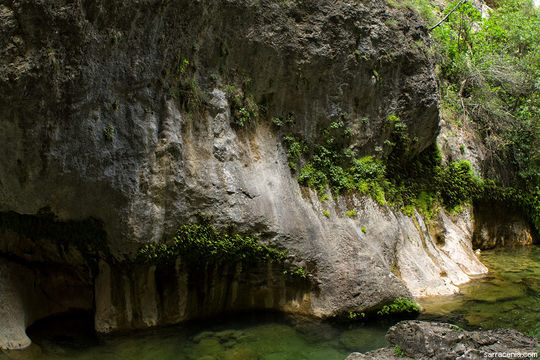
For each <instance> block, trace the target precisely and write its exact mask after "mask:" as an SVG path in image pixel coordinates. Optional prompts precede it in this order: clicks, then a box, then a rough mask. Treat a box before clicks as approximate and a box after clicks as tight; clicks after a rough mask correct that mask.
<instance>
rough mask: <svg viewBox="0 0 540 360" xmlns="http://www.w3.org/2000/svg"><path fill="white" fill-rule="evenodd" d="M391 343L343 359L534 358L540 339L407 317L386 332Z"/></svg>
mask: <svg viewBox="0 0 540 360" xmlns="http://www.w3.org/2000/svg"><path fill="white" fill-rule="evenodd" d="M386 340H388V342H389V343H390V346H388V347H385V348H382V349H378V350H374V351H370V352H368V353H365V354H361V353H352V354H351V355H349V356H348V357H347V359H346V360H371V359H373V360H391V359H404V358H405V359H406V358H409V359H417V360H427V359H432V360H433V359H435V360H450V359H488V358H507V359H518V358H537V357H538V347H539V346H540V341H539V340H538V339H535V338H533V337H530V336H527V335H523V334H522V333H520V332H519V331H517V330H514V329H496V330H487V331H466V330H463V329H461V328H460V327H458V326H455V325H451V324H447V323H436V322H427V321H417V320H407V321H402V322H400V323H398V324H396V325H395V326H392V327H391V328H390V329H389V330H388V333H387V334H386Z"/></svg>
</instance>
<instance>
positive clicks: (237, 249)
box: [139, 224, 286, 265]
mask: <svg viewBox="0 0 540 360" xmlns="http://www.w3.org/2000/svg"><path fill="white" fill-rule="evenodd" d="M178 256H181V257H182V260H183V261H186V262H188V263H189V264H191V265H203V264H205V263H208V262H212V263H235V262H242V263H246V264H251V263H254V262H257V261H261V260H263V261H264V260H265V261H270V262H283V261H284V260H285V257H286V252H285V251H279V250H277V249H274V248H271V247H269V246H265V245H261V244H259V242H258V241H257V239H256V238H255V237H252V236H242V235H240V234H235V233H232V232H220V231H218V230H216V228H215V227H214V226H212V225H209V224H202V225H199V224H186V225H181V226H180V227H179V228H178V230H177V231H176V235H175V237H174V239H173V241H172V243H170V244H164V243H161V244H147V245H145V246H144V247H142V248H141V249H140V250H139V259H140V260H142V261H145V262H157V263H159V264H164V263H171V262H174V261H175V260H176V258H177V257H178Z"/></svg>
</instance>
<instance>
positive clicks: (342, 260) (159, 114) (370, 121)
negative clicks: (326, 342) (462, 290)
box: [0, 0, 486, 347]
mask: <svg viewBox="0 0 540 360" xmlns="http://www.w3.org/2000/svg"><path fill="white" fill-rule="evenodd" d="M0 33H1V34H2V36H1V37H0V52H1V53H0V93H1V94H2V96H1V97H0V152H1V153H2V154H3V155H2V156H1V157H0V212H1V214H2V216H7V215H8V214H17V215H18V216H23V215H24V216H30V217H32V216H34V217H35V219H41V217H42V214H43V212H44V211H45V210H44V209H46V211H45V212H47V213H52V214H53V215H54V219H55V220H54V221H53V222H52V223H49V225H50V226H53V225H54V227H55V228H57V227H60V228H59V230H58V231H59V232H58V234H60V235H61V234H65V232H63V231H62V230H61V226H62V225H61V224H65V225H66V226H72V225H73V224H79V223H84V222H85V221H90V220H91V219H97V220H96V221H97V222H96V224H99V225H96V226H97V227H98V228H99V229H98V230H99V231H98V232H97V233H101V232H100V231H103V232H104V233H105V234H106V235H105V236H104V239H105V240H104V241H103V242H95V241H94V240H95V239H94V240H93V239H88V238H85V237H83V238H81V239H82V240H81V241H79V242H78V243H77V244H78V245H77V246H75V245H74V244H70V241H71V240H70V239H69V237H66V236H64V235H62V236H60V237H61V239H62V241H61V242H60V243H59V242H58V241H56V242H55V241H52V240H51V239H50V238H51V236H50V235H51V233H50V232H47V231H45V232H42V233H40V234H38V235H35V234H34V235H35V236H34V235H32V234H26V233H25V231H23V230H24V229H19V230H20V231H18V232H17V231H16V232H15V234H13V231H12V232H11V233H9V232H3V233H2V234H1V235H0V249H1V251H2V253H1V256H2V257H10V258H16V259H19V262H20V264H19V265H17V266H22V267H24V268H26V269H27V270H21V273H24V272H25V271H30V270H32V269H36V267H35V265H36V264H41V265H43V264H63V266H67V269H71V270H74V269H76V270H77V271H79V272H84V273H85V274H87V275H85V276H84V277H79V279H78V280H77V281H74V282H73V284H74V285H73V286H74V287H75V288H77V287H81V288H85V289H86V286H87V285H88V284H93V286H94V287H93V289H91V291H90V293H87V292H86V290H85V291H84V292H80V295H81V296H83V297H84V298H85V300H84V301H83V299H79V300H80V302H79V303H77V304H72V305H69V306H67V305H66V307H68V308H69V307H77V308H83V309H86V308H88V306H89V304H91V305H90V306H91V307H92V311H94V312H95V316H96V327H97V330H99V331H102V332H109V331H114V330H121V329H130V328H136V327H145V326H152V325H158V324H168V323H174V322H178V321H181V320H184V319H187V318H190V317H195V316H204V315H208V314H213V313H215V312H219V311H227V310H235V309H240V308H273V309H280V310H284V311H294V312H303V313H308V314H312V315H316V316H321V317H325V316H336V315H342V314H347V313H348V312H350V311H362V310H369V309H374V308H376V307H377V306H380V305H381V304H384V303H388V302H391V301H392V300H393V299H394V298H396V297H400V296H405V297H411V295H427V294H446V293H452V292H454V291H456V289H457V288H456V285H458V284H459V283H462V282H464V281H467V280H468V275H470V274H477V273H482V272H485V271H486V269H485V268H484V267H483V266H482V265H481V264H480V263H479V262H478V261H477V260H476V258H475V257H474V255H473V254H472V252H470V231H469V229H468V228H467V227H466V226H461V225H459V221H458V223H457V224H458V225H456V224H453V222H452V221H450V220H449V218H448V217H446V215H444V214H441V215H440V217H441V225H440V226H438V227H437V229H438V230H437V229H436V230H433V231H434V232H433V231H432V229H431V228H430V226H429V224H426V223H425V222H424V221H423V220H422V218H421V217H420V216H418V215H416V216H414V217H412V218H409V217H407V216H405V215H403V214H401V213H396V212H394V211H392V210H391V209H390V208H388V207H385V206H380V205H379V204H377V203H376V202H374V201H373V200H371V199H369V198H365V197H358V196H353V195H350V196H349V195H347V196H341V197H339V198H337V199H335V198H332V197H330V199H329V200H328V201H326V202H321V201H320V199H319V196H317V194H315V193H314V192H312V191H311V190H308V189H303V188H300V187H299V185H298V183H297V180H296V178H295V175H294V174H292V173H291V171H290V169H289V167H288V165H287V158H286V151H285V149H284V148H283V147H282V143H281V140H280V136H279V135H277V133H276V131H275V129H274V127H273V125H272V123H271V121H270V119H271V118H272V117H274V116H279V117H289V116H290V117H291V118H294V124H293V125H292V129H291V132H294V133H299V134H301V135H302V136H304V137H305V138H309V137H313V136H315V135H316V134H318V133H319V132H320V131H321V130H322V129H324V128H325V127H327V126H328V125H329V124H330V123H331V122H332V121H333V119H336V117H338V118H344V119H345V122H346V125H347V127H349V128H350V129H351V132H352V135H353V139H354V140H353V142H352V145H351V149H352V150H354V151H355V152H356V153H357V154H359V155H362V154H370V153H373V151H374V149H376V148H379V149H380V151H381V152H385V151H387V150H388V149H386V148H385V147H384V142H385V140H387V139H388V136H389V134H388V130H387V127H386V126H385V124H386V121H387V120H386V119H387V117H388V116H389V115H392V114H396V115H399V117H400V118H401V119H402V121H403V122H404V123H405V124H406V125H407V129H408V130H409V136H410V138H415V139H416V141H415V142H414V144H412V145H411V154H414V153H417V152H419V151H421V150H422V149H424V148H426V147H427V146H429V145H430V144H432V143H433V142H434V139H435V137H436V136H437V133H438V127H439V125H438V99H437V89H436V83H435V80H434V77H433V75H432V71H431V64H430V62H429V60H428V58H427V57H426V55H425V53H424V51H423V47H424V44H425V42H426V41H427V40H426V37H427V30H426V28H425V26H424V25H423V24H422V23H421V21H420V20H419V18H418V17H417V16H416V15H415V14H413V13H412V12H411V11H409V10H403V9H400V10H397V9H390V8H388V7H386V5H384V4H383V3H381V2H359V1H350V0H347V1H345V0H341V1H335V2H327V1H319V0H305V1H302V3H301V4H300V3H298V4H296V2H292V1H291V2H286V1H284V2H279V3H278V2H274V1H268V0H263V1H250V0H227V1H218V0H207V1H191V0H190V1H187V0H185V1H181V0H179V1H170V2H169V1H161V0H159V1H157V0H156V1H152V0H130V1H119V0H115V1H110V0H106V1H105V0H103V1H92V2H87V1H82V2H71V1H63V0H53V1H35V0H9V1H4V2H2V4H0ZM233 90H234V92H236V93H237V94H240V95H238V96H240V97H241V98H242V99H243V100H242V101H252V102H254V103H257V104H258V105H259V109H260V111H259V114H258V116H257V117H256V118H255V117H254V118H253V119H248V120H250V121H249V123H248V124H247V125H246V126H244V127H239V126H233V125H232V123H234V122H235V121H236V120H237V119H235V118H234V111H233V112H231V109H232V108H233V107H234V106H235V104H234V102H235V101H236V100H235V99H231V97H230V96H229V97H228V96H227V95H226V92H231V91H233ZM246 106H247V105H246ZM244 110H245V108H244ZM246 111H247V110H246ZM366 119H367V121H366ZM351 208H355V209H357V213H358V216H356V217H355V218H349V217H347V216H346V211H347V210H350V209H351ZM325 212H327V213H326V214H327V215H328V216H326V215H325ZM201 215H204V216H206V217H210V218H211V219H212V222H213V223H214V224H216V225H217V226H218V227H223V228H224V227H227V226H230V225H233V226H234V227H235V228H236V230H237V231H238V232H241V233H249V234H255V235H258V236H259V237H260V239H261V241H262V242H263V243H265V244H270V245H271V246H274V247H276V248H279V249H288V250H289V254H290V257H289V260H288V261H289V262H290V263H292V264H294V265H295V266H301V267H303V268H305V269H306V270H307V271H308V272H309V273H311V277H310V285H309V286H305V287H304V286H297V284H294V283H287V281H286V280H283V279H280V278H279V276H278V275H279V274H278V272H277V269H272V268H268V267H266V264H261V266H260V267H259V268H257V269H256V271H255V273H256V274H261V277H260V278H259V280H257V281H256V279H255V278H253V277H250V276H249V274H246V273H242V271H239V270H237V268H236V265H234V264H231V265H230V267H229V268H227V269H213V273H212V274H208V275H207V279H206V280H205V281H204V282H203V283H202V284H198V285H195V286H192V287H187V288H186V285H185V284H186V282H188V283H190V282H189V281H190V280H189V279H193V276H195V275H196V274H193V273H192V272H191V270H190V269H185V268H182V265H181V260H179V263H178V265H177V267H176V268H175V269H173V271H172V272H171V273H166V274H164V273H163V272H160V271H158V270H156V269H155V268H152V267H141V268H135V269H132V268H129V267H126V266H124V264H125V263H126V261H127V262H129V261H130V260H132V259H133V255H134V253H135V251H136V250H137V249H138V248H139V247H140V246H141V244H143V243H148V242H159V241H163V240H166V239H169V238H170V237H171V236H172V235H173V234H174V231H175V229H176V228H177V227H178V225H180V224H183V223H188V222H193V221H196V219H197V218H198V217H199V216H201ZM10 216H11V215H10ZM7 218H10V217H9V216H7ZM74 222H75V223H74ZM91 222H92V221H91ZM38 223H41V222H38ZM93 223H94V222H92V224H93ZM51 224H53V225H51ZM70 224H71V225H70ZM49 225H48V226H49ZM73 226H75V225H73ZM76 226H78V225H76ZM4 227H5V228H6V229H13V228H14V227H13V226H12V224H10V223H9V222H8V223H5V224H4ZM93 228H94V227H93ZM69 229H73V228H72V227H69ZM81 229H83V228H81ZM81 231H83V232H85V231H86V230H84V229H83V230H81ZM97 233H96V234H97ZM54 234H56V233H54ZM54 234H53V235H54ZM437 236H439V238H444V239H446V240H445V242H444V244H443V243H442V242H440V241H437V239H438V237H437ZM52 238H54V236H52ZM13 239H15V240H13ZM47 239H48V240H47ZM53 240H54V239H53ZM56 240H58V239H56ZM43 244H48V245H46V246H45V245H43ZM23 245H24V246H23ZM29 249H30V251H27V250H29ZM454 251H457V253H455V254H454ZM450 253H452V256H450ZM456 254H459V255H456ZM126 259H127V260H126ZM6 264H7V265H6V267H4V268H3V269H4V270H2V279H8V278H10V276H12V274H13V273H15V272H19V269H18V267H17V266H15V265H13V266H12V265H10V264H11V263H9V262H7V263H6ZM38 268H39V267H38ZM71 270H68V272H69V271H71ZM32 271H34V270H32ZM444 274H446V275H444ZM191 283H193V281H191ZM25 284H26V283H25V282H22V283H20V284H19V285H20V286H23V287H30V285H29V284H28V285H25ZM3 286H8V285H3ZM6 289H7V287H6ZM27 290H28V289H26V290H24V291H21V292H20V294H23V295H20V294H19V295H17V296H15V295H14V296H13V297H12V298H10V299H6V300H5V301H6V303H11V302H17V301H19V299H20V297H24V298H26V297H27V296H31V295H24V294H25V291H27ZM6 291H7V290H6ZM10 291H11V290H10ZM56 294H57V296H59V297H61V296H64V293H63V292H62V291H58V292H57V293H56ZM217 294H226V295H223V296H221V295H219V296H218V295H217ZM235 295H236V296H235ZM203 297H204V298H203ZM94 299H95V301H94ZM43 301H44V303H47V304H48V303H49V302H50V303H54V302H57V301H58V299H56V298H55V297H54V296H53V297H51V298H50V299H45V300H43ZM199 303H200V304H204V306H202V307H201V306H199V307H197V306H196V304H199ZM49 305H50V304H49ZM29 308H32V306H30V307H29ZM43 309H45V310H44V311H43V312H42V313H39V315H35V316H26V315H24V316H23V315H22V312H24V314H26V311H29V310H27V309H19V310H20V311H19V310H18V311H19V313H21V316H19V317H17V318H16V319H6V317H8V316H9V315H7V314H6V313H5V312H0V323H3V324H8V323H9V324H12V325H10V326H9V329H7V328H2V329H0V339H3V340H2V343H0V347H23V346H25V345H27V344H28V339H27V338H25V337H24V336H23V334H22V332H21V331H19V330H20V329H24V328H25V327H26V326H27V325H28V324H29V323H31V322H32V321H34V320H35V319H37V318H39V317H43V316H47V315H49V314H52V313H55V312H59V311H65V310H67V309H66V308H65V307H60V308H54V307H52V306H43ZM47 309H48V310H47ZM10 329H17V331H16V336H14V337H13V338H10V336H11V334H13V333H12V332H11V330H10Z"/></svg>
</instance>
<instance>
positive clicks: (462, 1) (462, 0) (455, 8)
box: [428, 0, 467, 31]
mask: <svg viewBox="0 0 540 360" xmlns="http://www.w3.org/2000/svg"><path fill="white" fill-rule="evenodd" d="M465 1H467V0H461V1H460V2H459V3H458V4H457V5H456V6H454V8H453V9H452V10H451V11H450V12H449V13H448V14H446V16H445V17H444V18H443V19H442V20H441V21H439V22H438V23H437V25H435V26H433V27H431V28H430V29H429V30H428V31H432V30H433V29H435V28H436V27H438V26H440V25H441V24H442V23H443V22H444V21H445V20H446V19H448V17H449V16H450V15H452V13H453V12H454V11H456V10H457V8H458V7H460V6H461V4H463V3H464V2H465Z"/></svg>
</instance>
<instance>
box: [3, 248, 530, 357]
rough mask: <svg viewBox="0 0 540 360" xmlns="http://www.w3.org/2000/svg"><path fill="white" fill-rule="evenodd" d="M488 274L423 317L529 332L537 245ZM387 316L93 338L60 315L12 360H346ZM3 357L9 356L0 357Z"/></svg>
mask: <svg viewBox="0 0 540 360" xmlns="http://www.w3.org/2000/svg"><path fill="white" fill-rule="evenodd" d="M481 260H482V261H483V262H484V263H485V264H486V265H487V266H488V267H489V269H490V273H489V274H488V275H487V276H485V277H482V278H479V279H477V280H474V281H472V282H470V283H468V284H465V285H463V286H462V287H461V294H459V295H455V296H446V297H444V296H440V297H430V298H424V299H420V303H421V304H422V306H423V307H424V308H425V309H426V311H425V312H424V313H423V314H421V315H420V316H419V318H420V319H428V320H438V321H446V322H451V323H454V324H457V325H460V326H462V327H464V328H468V329H479V328H483V329H492V328H498V327H513V328H516V329H518V330H520V331H522V332H524V333H530V334H532V333H534V332H535V331H536V327H537V326H538V324H539V323H540V311H539V310H540V248H539V247H530V248H521V249H500V250H491V251H484V252H483V253H482V255H481ZM392 324H393V323H392V322H390V321H385V322H378V323H367V324H335V323H328V322H321V321H315V320H310V319H300V318H293V317H287V316H285V315H280V314H276V313H249V314H237V315H235V316H229V317H223V318H219V319H212V320H207V321H200V322H194V323H188V324H183V325H178V326H173V327H167V328H161V329H154V330H147V331H140V332H135V333H130V334H125V335H117V336H114V337H104V338H97V337H96V336H95V335H94V334H93V332H92V327H93V325H92V320H91V316H88V315H86V316H84V315H81V314H79V315H78V316H64V317H57V318H54V319H49V320H48V321H44V322H41V323H38V324H36V325H35V326H32V327H31V328H30V329H29V331H28V333H29V336H30V337H31V338H32V340H33V341H34V342H35V343H36V344H38V345H39V349H37V350H36V349H34V351H27V352H24V353H14V354H11V355H10V357H12V358H15V359H25V360H26V359H28V360H34V359H42V360H53V359H54V360H64V359H74V360H83V359H85V360H90V359H99V360H113V359H114V360H132V359H133V360H135V359H137V360H150V359H151V360H173V359H174V360H184V359H185V360H233V359H234V360H302V359H309V360H319V359H320V360H334V359H335V360H338V359H339V360H343V359H345V357H347V355H348V354H350V353H351V352H353V351H360V352H365V351H369V350H373V349H377V348H380V347H383V346H385V345H386V341H385V340H384V335H385V333H386V331H387V329H388V328H389V327H390V326H391V325H392ZM0 359H1V360H6V359H7V357H6V356H5V355H1V354H0Z"/></svg>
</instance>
